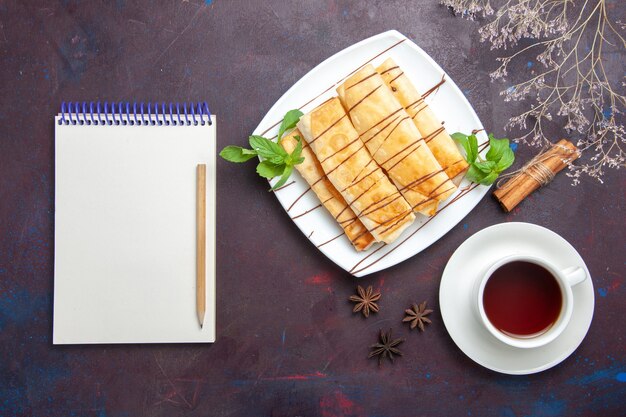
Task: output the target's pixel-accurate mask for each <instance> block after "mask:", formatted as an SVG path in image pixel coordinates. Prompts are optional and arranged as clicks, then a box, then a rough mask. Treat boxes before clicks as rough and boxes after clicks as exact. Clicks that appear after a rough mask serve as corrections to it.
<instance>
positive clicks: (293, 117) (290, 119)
mask: <svg viewBox="0 0 626 417" xmlns="http://www.w3.org/2000/svg"><path fill="white" fill-rule="evenodd" d="M302 115H303V113H302V112H301V111H300V110H298V109H294V110H289V111H288V112H287V113H286V114H285V117H283V122H282V123H281V124H280V127H279V128H278V142H280V140H281V139H282V137H283V134H284V133H285V132H286V131H287V130H289V129H293V128H294V127H296V124H297V123H298V122H299V121H300V118H301V117H302Z"/></svg>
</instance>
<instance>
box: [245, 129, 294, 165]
mask: <svg viewBox="0 0 626 417" xmlns="http://www.w3.org/2000/svg"><path fill="white" fill-rule="evenodd" d="M249 140H250V147H251V148H252V149H254V150H255V151H256V152H257V153H258V154H259V155H260V156H261V157H263V158H264V159H267V160H269V161H270V162H272V163H273V164H275V165H278V164H282V163H284V162H285V158H287V155H288V154H287V152H286V151H285V150H284V149H283V148H281V147H280V146H279V145H278V144H277V143H275V142H272V141H271V140H269V139H266V138H264V137H263V136H256V135H252V136H250V138H249Z"/></svg>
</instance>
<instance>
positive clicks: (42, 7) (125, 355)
mask: <svg viewBox="0 0 626 417" xmlns="http://www.w3.org/2000/svg"><path fill="white" fill-rule="evenodd" d="M622 9H623V6H622ZM611 10H615V8H613V9H611ZM621 12H623V10H621ZM622 14H623V13H622ZM477 27H478V24H477V23H475V22H469V21H465V20H462V19H460V18H455V17H453V16H452V15H451V14H450V13H449V12H448V11H447V10H446V9H445V8H443V7H441V6H439V5H438V4H437V1H436V0H419V1H384V2H383V1H353V2H348V1H332V0H327V1H311V2H285V1H280V0H277V1H267V2H261V1H234V0H213V1H210V0H207V1H206V2H198V1H197V0H195V1H171V2H164V1H163V2H151V1H124V0H118V1H89V2H87V1H81V2H79V1H76V0H66V1H61V2H56V1H54V2H53V1H20V2H18V1H4V0H0V236H1V239H0V416H37V417H43V416H94V417H128V416H149V417H152V416H154V417H156V416H162V417H174V416H183V415H184V416H208V415H215V416H252V415H263V416H316V415H321V416H342V415H346V416H362V415H363V416H396V415H397V416H435V415H441V416H464V415H471V416H491V415H493V416H506V417H509V416H530V415H532V416H592V415H602V416H607V417H608V416H617V415H620V414H621V415H623V414H624V412H625V408H624V398H625V397H626V382H625V380H626V354H625V350H624V339H623V337H624V333H625V330H626V326H625V325H624V318H623V317H624V314H625V313H626V310H625V305H624V295H625V291H624V282H623V277H624V273H625V272H626V270H625V269H626V268H625V262H626V259H624V253H625V252H624V243H625V240H624V201H625V199H624V190H625V187H624V185H625V184H624V176H623V173H622V172H621V171H615V170H610V171H608V172H607V174H606V175H605V177H604V184H600V183H599V182H597V181H595V180H591V179H588V178H584V179H583V181H582V183H581V184H580V185H579V186H577V187H572V186H571V180H570V179H569V178H567V177H566V176H565V175H564V174H561V175H559V176H558V178H556V179H555V180H554V182H553V183H552V184H550V185H549V186H548V187H547V188H545V189H543V190H541V191H540V192H537V193H535V194H534V195H533V196H531V197H530V198H529V199H528V200H527V201H525V202H524V203H523V204H522V205H521V206H520V207H519V208H518V209H516V210H515V211H514V212H513V213H511V214H508V215H507V214H504V213H503V212H502V211H501V210H500V209H499V207H498V205H497V204H496V202H495V201H493V199H492V198H490V197H486V198H485V199H484V201H483V202H481V203H480V204H479V205H478V206H477V207H476V209H475V210H473V211H472V212H471V213H470V214H469V215H468V216H467V217H466V218H465V219H464V220H463V221H462V222H461V223H460V224H459V225H457V226H455V227H454V228H453V229H452V230H451V231H450V232H449V233H448V234H447V235H446V236H444V237H443V238H442V239H440V240H439V241H438V242H437V243H436V244H434V245H432V246H431V247H430V248H428V249H427V250H425V251H424V252H422V253H421V254H419V255H417V256H415V257H413V258H412V259H410V260H408V261H406V262H404V263H402V264H400V265H398V266H396V267H393V268H390V269H388V270H386V271H383V272H380V273H377V274H374V275H372V276H370V277H367V278H366V279H364V280H362V281H361V282H360V283H361V284H364V285H368V284H372V285H374V286H375V287H380V288H381V290H382V293H383V297H382V300H381V303H380V306H381V312H380V313H379V314H378V315H375V316H372V317H370V318H369V319H367V320H364V319H363V318H361V317H359V316H357V315H353V314H352V313H351V305H350V304H349V303H348V302H347V298H348V296H349V295H351V294H352V293H353V291H354V288H355V285H356V283H357V280H355V279H353V278H351V277H350V276H349V275H347V274H346V273H344V272H342V271H341V270H340V269H339V268H338V267H336V266H335V265H334V264H332V263H331V262H330V261H329V260H327V259H326V258H325V257H324V256H323V255H321V254H320V253H319V252H318V251H317V250H316V249H315V247H314V246H313V245H311V244H310V243H309V242H308V241H307V239H305V238H304V236H303V235H302V234H301V233H300V232H299V230H298V229H297V228H296V226H295V225H294V224H293V223H292V222H291V220H290V219H289V217H288V216H287V215H286V214H285V213H284V211H283V210H282V208H281V206H280V205H279V204H278V201H277V200H276V198H275V197H274V196H273V195H272V194H270V193H268V192H267V191H266V189H267V183H266V182H264V180H261V179H259V178H258V177H257V176H256V174H255V173H254V168H253V165H252V164H250V165H246V166H234V165H230V164H228V163H225V162H223V161H220V162H219V163H218V171H219V178H218V248H217V253H218V304H217V334H218V341H217V343H215V344H213V345H184V346H167V345H156V346H146V345H143V346H69V347H53V346H52V344H51V334H52V321H51V318H52V288H53V249H54V248H53V235H54V234H53V233H54V230H53V224H54V206H53V201H54V176H53V169H54V162H53V161H54V159H53V149H54V136H53V121H52V120H53V116H54V114H56V113H57V111H58V109H59V106H60V103H61V101H63V100H76V101H83V100H87V101H89V100H115V101H119V100H130V101H132V100H140V101H142V100H145V101H148V100H153V101H154V100H158V101H161V100H165V101H190V100H193V101H196V100H207V101H209V102H210V104H211V108H212V110H213V111H214V112H215V113H217V115H218V120H219V123H218V137H219V146H220V148H221V147H222V146H225V145H227V144H232V143H235V144H240V145H242V144H244V143H245V142H246V139H247V135H249V134H250V133H251V132H252V130H253V129H254V128H255V127H256V125H257V124H258V122H259V121H260V120H261V118H262V117H263V115H264V114H265V113H266V112H267V110H268V109H269V108H270V107H271V105H272V104H273V103H274V102H275V101H276V100H277V99H278V98H279V97H280V96H281V95H282V94H283V93H284V92H285V91H286V90H287V88H288V87H289V86H291V85H292V84H293V83H294V82H295V81H297V80H298V79H299V78H300V77H302V76H303V75H304V74H306V73H307V72H308V71H309V70H310V69H312V68H313V67H314V66H316V65H317V64H318V63H319V62H321V61H322V60H324V59H325V58H327V57H329V56H330V55H332V54H334V53H335V52H338V51H340V50H341V49H343V48H345V47H347V46H349V45H351V44H353V43H354V42H357V41H359V40H361V39H364V38H366V37H369V36H372V35H374V34H377V33H379V32H382V31H385V30H388V29H397V30H399V31H401V32H402V33H404V34H405V35H407V36H408V37H409V38H410V39H412V40H414V41H415V42H416V43H417V44H418V45H420V46H421V47H422V48H423V49H424V50H426V52H428V53H429V54H430V55H431V56H432V57H433V58H434V59H435V60H436V61H437V62H438V63H439V64H440V65H441V66H442V67H443V68H444V69H445V70H446V71H447V72H448V73H449V74H450V75H451V76H452V78H453V79H454V80H455V81H456V83H457V84H458V85H459V86H460V88H461V89H462V90H463V91H464V93H465V94H466V95H467V97H468V99H469V101H470V102H471V103H472V105H473V106H474V108H475V109H476V111H477V113H478V115H479V116H480V118H481V120H482V121H483V123H484V125H485V127H486V128H487V129H488V130H489V131H492V132H494V133H495V134H496V135H497V136H498V135H503V134H504V133H505V132H504V131H503V128H502V127H503V125H504V123H505V122H506V120H508V118H509V117H510V116H512V115H514V114H515V107H516V106H519V104H517V105H512V104H510V103H509V104H505V103H504V102H503V101H502V99H501V97H500V96H499V95H498V92H499V91H500V90H501V89H503V88H505V87H506V85H505V84H501V83H491V82H490V80H489V76H488V73H489V71H490V70H493V69H494V68H495V65H496V63H495V60H494V58H495V56H496V55H495V54H494V53H490V52H489V48H488V46H486V45H484V44H480V43H479V42H478V39H477V35H476V29H477ZM528 59H529V60H530V59H532V56H529V57H528ZM611 59H614V60H619V59H623V56H622V58H620V57H619V56H613V57H612V58H611ZM522 61H523V62H522V63H521V64H522V66H520V67H519V68H518V70H517V71H515V72H517V74H516V75H515V77H524V76H526V75H527V74H526V73H525V72H524V71H532V68H528V67H527V65H526V62H525V60H522ZM619 62H620V61H614V62H613V64H612V65H611V67H612V68H614V69H613V70H612V71H613V74H617V75H618V76H621V75H620V71H622V72H623V61H622V64H619ZM620 68H621V69H620ZM615 71H617V72H615ZM520 79H523V78H520ZM553 134H554V140H556V139H558V138H559V134H560V132H559V130H557V129H554V130H553ZM533 152H535V150H533V149H529V148H527V147H525V146H520V147H519V149H518V152H517V155H518V160H519V161H524V160H527V159H528V157H529V156H531V155H532V154H533ZM506 221H526V222H531V223H536V224H539V225H542V226H546V227H548V228H550V229H552V230H554V231H556V232H557V233H559V234H561V235H562V236H563V237H564V238H565V239H567V240H568V241H570V242H571V243H572V244H573V245H574V247H576V249H578V251H579V252H580V253H581V255H582V256H583V258H584V259H585V260H586V262H587V264H588V266H589V269H590V270H591V273H592V276H593V281H594V285H595V290H596V293H595V295H596V310H595V315H594V321H593V323H592V325H591V329H590V331H589V334H588V335H587V337H586V339H585V340H584V341H583V343H582V345H581V346H580V347H579V348H578V350H577V351H576V352H575V353H574V354H573V355H572V356H571V357H570V358H568V359H567V360H566V361H565V362H563V363H562V364H561V365H559V366H557V367H555V368H553V369H550V370H548V371H545V372H543V373H540V374H538V375H530V376H518V377H513V376H505V375H499V374H496V373H494V372H491V371H489V370H486V369H483V368H482V367H480V366H479V365H477V364H475V363H474V362H472V361H471V360H470V359H468V358H467V357H466V356H465V355H464V354H463V353H462V352H461V351H460V350H459V349H458V348H457V347H456V346H455V345H454V343H453V342H452V340H451V339H450V337H449V336H448V334H447V333H446V330H445V328H444V326H443V323H442V320H441V316H440V314H439V311H438V287H439V280H440V277H441V273H442V271H443V268H444V266H445V264H446V262H447V260H448V258H449V257H450V255H451V254H452V252H453V251H454V250H455V248H457V247H458V246H459V245H460V244H461V243H462V242H463V241H464V240H465V239H467V238H468V237H469V236H471V235H472V234H473V233H475V232H477V231H479V230H481V229H483V228H484V227H487V226H489V225H492V224H496V223H500V222H506ZM422 300H428V301H429V303H430V305H431V306H433V308H434V309H435V313H434V314H433V315H432V320H433V324H432V325H430V326H429V327H428V328H427V331H426V332H424V333H421V334H418V333H417V332H409V330H408V327H406V326H403V325H401V323H400V320H401V318H402V316H403V310H404V308H406V307H408V306H409V305H410V304H411V303H412V302H414V301H418V302H419V301H422ZM381 327H385V328H387V327H393V328H394V331H395V334H396V335H398V336H402V337H405V338H406V339H407V341H406V342H405V343H404V344H403V345H402V348H403V351H404V357H402V358H400V359H399V360H398V361H396V363H395V364H394V365H391V364H387V363H386V364H385V366H383V367H382V368H378V366H377V364H376V361H374V360H367V359H366V357H367V354H368V346H369V345H370V344H372V343H373V342H374V341H375V340H376V335H377V332H378V329H379V328H381ZM387 365H390V366H387Z"/></svg>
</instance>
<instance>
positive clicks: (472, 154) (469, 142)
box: [452, 132, 478, 164]
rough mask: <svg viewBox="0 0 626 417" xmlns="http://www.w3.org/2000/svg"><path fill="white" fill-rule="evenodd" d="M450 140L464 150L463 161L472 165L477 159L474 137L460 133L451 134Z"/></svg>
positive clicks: (476, 143)
mask: <svg viewBox="0 0 626 417" xmlns="http://www.w3.org/2000/svg"><path fill="white" fill-rule="evenodd" d="M452 139H454V140H455V141H457V142H458V143H460V144H461V146H462V147H463V149H465V159H466V160H467V162H468V163H470V164H471V163H473V162H474V161H475V160H476V158H477V157H478V139H477V138H476V135H469V136H467V135H465V134H463V133H461V132H456V133H453V134H452Z"/></svg>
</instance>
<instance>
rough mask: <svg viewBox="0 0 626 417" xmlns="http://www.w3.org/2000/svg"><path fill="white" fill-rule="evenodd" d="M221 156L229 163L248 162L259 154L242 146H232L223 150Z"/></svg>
mask: <svg viewBox="0 0 626 417" xmlns="http://www.w3.org/2000/svg"><path fill="white" fill-rule="evenodd" d="M220 156H221V157H222V158H224V159H225V160H227V161H229V162H246V161H248V160H250V159H252V158H254V157H255V156H257V153H256V151H253V150H250V149H246V148H242V147H241V146H232V145H231V146H227V147H225V148H224V149H222V151H221V152H220Z"/></svg>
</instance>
